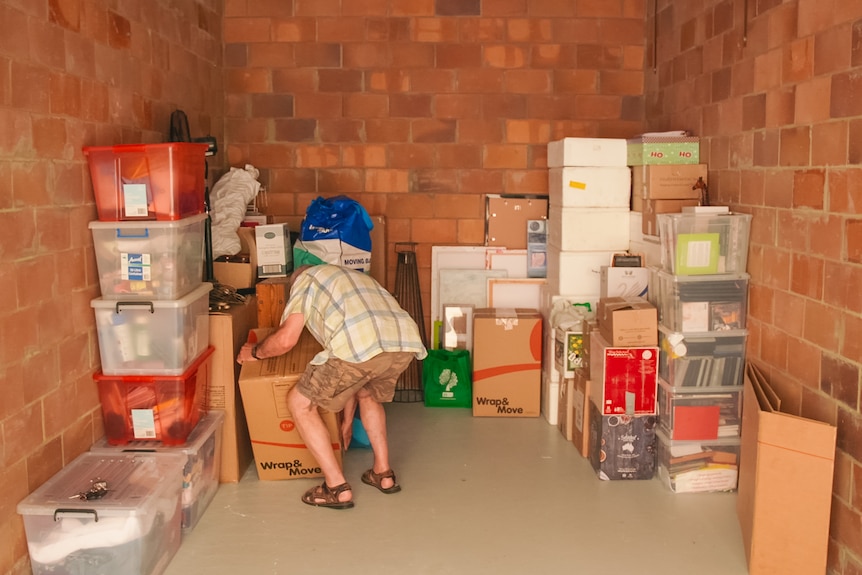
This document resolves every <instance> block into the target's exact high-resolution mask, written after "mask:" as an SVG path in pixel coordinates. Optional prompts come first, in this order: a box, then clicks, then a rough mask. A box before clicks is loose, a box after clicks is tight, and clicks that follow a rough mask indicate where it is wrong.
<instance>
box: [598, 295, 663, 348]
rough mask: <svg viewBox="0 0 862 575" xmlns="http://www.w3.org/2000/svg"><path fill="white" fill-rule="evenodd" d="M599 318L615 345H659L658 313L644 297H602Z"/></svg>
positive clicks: (601, 329)
mask: <svg viewBox="0 0 862 575" xmlns="http://www.w3.org/2000/svg"><path fill="white" fill-rule="evenodd" d="M597 319H598V321H599V331H601V332H602V335H603V336H604V338H605V339H606V340H607V341H608V343H610V344H612V345H616V346H633V345H634V346H647V345H658V310H657V309H656V308H655V306H654V305H652V304H651V303H650V302H648V301H647V300H645V299H644V298H642V297H607V298H602V299H600V300H599V310H598V315H597Z"/></svg>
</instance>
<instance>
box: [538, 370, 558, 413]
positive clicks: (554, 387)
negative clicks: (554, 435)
mask: <svg viewBox="0 0 862 575" xmlns="http://www.w3.org/2000/svg"><path fill="white" fill-rule="evenodd" d="M559 412H560V381H551V378H550V377H549V376H548V374H547V373H545V372H542V416H543V417H544V418H545V420H546V421H547V422H548V423H549V424H551V425H557V423H559V421H560V413H559Z"/></svg>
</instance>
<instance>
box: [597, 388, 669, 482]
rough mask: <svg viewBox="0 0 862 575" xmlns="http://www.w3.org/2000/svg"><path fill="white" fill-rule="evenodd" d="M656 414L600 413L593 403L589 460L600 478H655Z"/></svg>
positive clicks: (605, 479)
mask: <svg viewBox="0 0 862 575" xmlns="http://www.w3.org/2000/svg"><path fill="white" fill-rule="evenodd" d="M657 424H658V417H657V416H655V415H601V414H600V413H599V408H598V407H597V406H596V404H595V403H592V402H591V403H590V464H592V466H593V469H595V470H596V474H597V475H598V476H599V479H601V480H604V481H607V480H614V479H652V478H653V476H654V475H655V465H656V425H657Z"/></svg>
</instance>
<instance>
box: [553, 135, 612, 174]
mask: <svg viewBox="0 0 862 575" xmlns="http://www.w3.org/2000/svg"><path fill="white" fill-rule="evenodd" d="M626 154H627V150H626V141H625V140H623V139H622V138H563V139H562V140H555V141H553V142H549V143H548V167H549V168H562V167H566V166H577V167H607V166H610V167H622V166H626V165H628V164H627V163H626Z"/></svg>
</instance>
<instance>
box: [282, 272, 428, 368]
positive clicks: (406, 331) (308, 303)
mask: <svg viewBox="0 0 862 575" xmlns="http://www.w3.org/2000/svg"><path fill="white" fill-rule="evenodd" d="M295 313H300V314H302V315H303V316H304V317H305V327H306V328H308V331H310V332H311V334H312V335H313V336H314V337H315V339H317V341H319V342H320V344H321V345H322V346H323V348H324V350H323V351H322V352H320V353H319V354H317V355H316V356H315V357H314V359H312V361H311V363H312V364H322V363H325V362H326V360H327V359H329V357H331V356H334V357H337V358H339V359H342V360H344V361H349V362H351V363H360V362H363V361H366V360H369V359H371V358H372V357H374V356H376V355H378V354H379V353H382V352H385V351H407V352H414V353H415V354H416V358H417V359H424V358H425V356H426V355H428V352H427V351H426V350H425V346H424V345H423V344H422V338H421V337H420V335H419V328H418V327H417V325H416V322H415V321H413V318H411V317H410V314H408V313H407V312H406V311H404V310H403V309H402V308H401V306H400V305H398V301H397V300H396V299H395V298H394V297H393V296H392V294H390V293H389V292H388V291H386V289H384V288H383V287H382V286H381V285H380V284H378V283H377V282H376V281H375V280H374V279H373V278H372V277H371V276H368V275H366V274H364V273H362V272H359V271H356V270H352V269H349V268H343V267H340V266H335V265H318V266H313V267H310V268H308V269H307V270H306V271H304V272H302V273H300V274H299V276H298V277H297V278H296V281H295V282H294V284H293V287H292V288H291V290H290V298H289V299H288V300H287V305H286V306H285V308H284V314H283V315H282V319H281V320H282V322H283V321H284V320H285V319H287V316H288V315H291V314H295Z"/></svg>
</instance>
